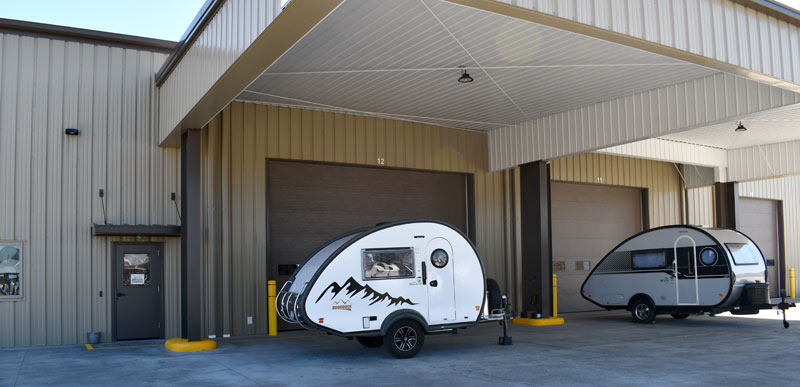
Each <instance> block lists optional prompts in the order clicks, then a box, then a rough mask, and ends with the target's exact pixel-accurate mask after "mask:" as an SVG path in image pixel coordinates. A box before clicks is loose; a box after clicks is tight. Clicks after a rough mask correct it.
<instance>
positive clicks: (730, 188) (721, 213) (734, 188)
mask: <svg viewBox="0 0 800 387" xmlns="http://www.w3.org/2000/svg"><path fill="white" fill-rule="evenodd" d="M714 199H715V203H714V210H715V211H714V216H715V218H716V222H717V227H722V228H730V229H736V225H737V224H738V219H739V214H738V211H737V210H738V209H739V185H738V184H737V183H735V182H731V183H714Z"/></svg>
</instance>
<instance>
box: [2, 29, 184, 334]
mask: <svg viewBox="0 0 800 387" xmlns="http://www.w3.org/2000/svg"><path fill="white" fill-rule="evenodd" d="M164 59H165V56H164V55H162V54H154V53H151V52H146V51H137V50H132V49H122V48H112V47H106V46H99V45H93V44H87V43H76V42H65V41H62V40H51V39H47V38H34V37H27V36H19V35H14V34H0V176H2V178H3V182H4V184H2V185H0V218H2V219H4V221H3V222H0V240H20V241H23V242H24V249H25V250H24V256H23V261H22V264H23V270H24V278H23V292H24V296H23V299H22V300H19V301H0V346H25V345H58V344H71V343H82V342H84V341H85V338H86V335H85V333H86V332H88V331H92V330H99V331H101V332H103V333H104V337H105V338H106V339H108V338H109V337H110V336H111V299H110V298H109V297H108V295H109V294H110V293H111V289H110V286H111V277H109V275H110V265H109V263H110V259H111V258H110V254H111V242H112V241H114V240H130V241H132V239H112V238H106V237H92V236H91V235H90V226H91V225H92V223H94V222H102V220H103V212H102V208H101V204H100V201H99V198H98V197H97V192H98V190H99V189H100V188H103V189H105V190H106V199H107V210H108V221H109V222H110V223H171V224H176V223H177V222H178V220H177V219H176V216H175V212H174V211H172V210H171V207H170V206H171V205H172V204H171V203H170V200H169V192H177V191H178V185H177V184H178V180H177V176H178V151H177V150H165V149H158V148H157V140H158V132H157V127H156V126H155V120H154V119H153V115H152V112H153V109H155V108H156V97H155V87H154V85H153V74H154V72H155V69H157V68H158V66H159V65H160V64H161V63H162V62H163V61H164ZM65 128H78V129H80V130H81V134H80V135H79V136H65V135H64V129H65ZM151 240H152V241H163V242H164V243H165V253H166V256H165V266H166V267H165V269H166V270H165V297H166V305H165V310H166V311H167V315H166V318H167V321H166V324H167V325H166V333H167V334H168V335H170V336H174V335H177V334H178V330H179V328H180V322H179V319H178V312H179V310H180V306H179V295H178V288H179V278H180V275H179V270H178V266H177V265H178V263H179V262H178V261H179V243H178V241H177V239H175V238H172V239H168V240H166V239H157V238H151ZM99 291H103V292H104V294H105V297H103V298H100V297H99Z"/></svg>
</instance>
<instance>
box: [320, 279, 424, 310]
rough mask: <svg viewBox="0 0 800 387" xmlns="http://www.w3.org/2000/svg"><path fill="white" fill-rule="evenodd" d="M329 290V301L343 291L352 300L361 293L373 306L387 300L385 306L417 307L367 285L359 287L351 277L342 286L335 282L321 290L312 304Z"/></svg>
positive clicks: (403, 299)
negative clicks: (387, 303)
mask: <svg viewBox="0 0 800 387" xmlns="http://www.w3.org/2000/svg"><path fill="white" fill-rule="evenodd" d="M329 290H330V291H331V292H332V293H333V295H332V296H331V300H332V299H334V298H336V296H337V295H339V293H341V292H342V290H345V295H347V296H349V297H350V298H353V296H355V295H356V294H358V293H360V292H362V291H363V292H364V295H363V296H362V297H361V298H362V299H364V298H367V297H369V300H370V301H372V302H371V303H370V305H373V304H375V303H378V302H381V301H384V300H389V305H386V306H392V305H402V304H409V305H417V304H415V303H413V302H411V300H409V299H407V298H404V297H392V295H390V294H389V293H388V292H387V293H378V292H377V291H375V289H373V288H371V287H370V286H369V285H361V284H360V283H358V281H356V280H355V278H353V277H350V278H348V279H347V281H345V283H344V285H339V284H338V283H337V282H336V281H333V282H331V284H330V285H328V287H327V288H325V290H323V291H322V293H320V295H319V298H317V301H316V302H314V303H315V304H316V303H317V302H319V300H321V299H322V297H323V296H324V295H325V293H328V291H329Z"/></svg>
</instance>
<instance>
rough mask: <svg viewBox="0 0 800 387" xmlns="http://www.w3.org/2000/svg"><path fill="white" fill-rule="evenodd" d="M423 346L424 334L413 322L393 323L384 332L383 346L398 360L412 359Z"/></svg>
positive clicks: (401, 321)
mask: <svg viewBox="0 0 800 387" xmlns="http://www.w3.org/2000/svg"><path fill="white" fill-rule="evenodd" d="M423 344H425V332H424V331H423V330H422V327H421V326H420V325H419V324H418V323H417V322H416V321H413V320H400V321H398V322H395V323H394V324H392V325H391V326H390V327H389V330H387V331H386V336H384V339H383V345H385V346H386V349H387V350H388V351H389V353H391V354H392V356H394V357H397V358H400V359H407V358H409V357H413V356H414V355H416V354H417V353H419V351H420V350H421V349H422V345H423Z"/></svg>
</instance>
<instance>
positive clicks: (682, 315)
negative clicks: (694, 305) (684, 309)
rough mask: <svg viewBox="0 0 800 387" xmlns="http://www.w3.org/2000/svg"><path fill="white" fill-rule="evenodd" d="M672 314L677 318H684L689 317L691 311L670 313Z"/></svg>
mask: <svg viewBox="0 0 800 387" xmlns="http://www.w3.org/2000/svg"><path fill="white" fill-rule="evenodd" d="M670 316H672V318H674V319H676V320H683V319H685V318H687V317H689V313H670Z"/></svg>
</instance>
